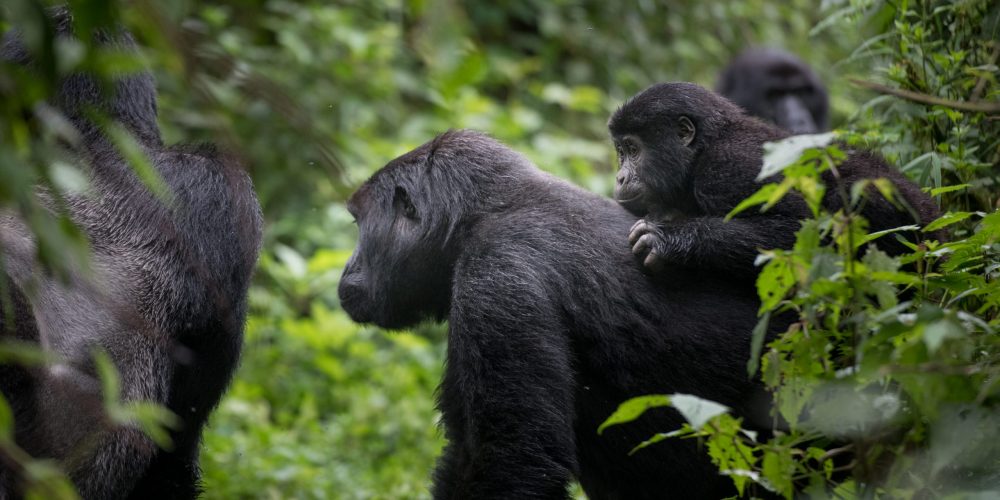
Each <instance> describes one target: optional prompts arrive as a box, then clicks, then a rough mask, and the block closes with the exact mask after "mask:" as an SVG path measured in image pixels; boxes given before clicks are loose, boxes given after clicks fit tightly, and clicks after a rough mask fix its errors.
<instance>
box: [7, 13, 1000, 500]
mask: <svg viewBox="0 0 1000 500" xmlns="http://www.w3.org/2000/svg"><path fill="white" fill-rule="evenodd" d="M47 3H49V2H44V1H41V0H8V1H6V2H4V3H3V4H2V5H0V31H7V30H8V29H9V28H11V27H13V26H17V27H20V28H22V29H23V30H24V33H25V35H26V38H28V39H29V40H34V41H35V42H37V44H36V45H35V46H36V48H37V52H36V54H44V55H45V57H46V59H45V61H47V62H46V67H47V68H49V71H48V72H47V73H46V74H45V77H44V78H43V79H38V78H35V79H29V78H27V77H24V76H23V75H21V74H20V73H18V72H17V71H15V70H13V69H12V68H10V67H8V66H4V67H3V71H2V72H0V206H4V207H12V208H15V209H17V210H18V211H20V212H21V213H23V214H25V215H27V216H28V218H29V219H31V220H33V221H34V223H33V228H34V229H35V231H36V233H38V234H39V238H40V239H41V240H42V243H43V244H42V245H40V247H41V248H42V249H43V251H47V252H49V253H48V255H50V258H49V260H50V261H52V262H54V263H57V262H58V261H60V260H61V258H62V257H64V256H65V253H66V252H69V251H75V250H74V249H80V248H84V247H83V245H82V244H80V242H79V238H78V236H75V235H74V232H73V231H72V229H71V228H67V227H66V224H65V223H64V222H63V223H60V224H61V225H57V224H55V223H54V222H55V220H54V219H53V218H52V216H51V215H50V214H48V213H47V212H46V211H44V210H39V209H38V207H37V202H36V200H35V199H34V196H33V193H34V192H35V191H34V190H33V189H32V186H34V185H36V184H38V183H41V184H47V185H50V186H53V187H54V188H55V192H58V190H60V189H79V186H78V182H77V181H76V180H75V179H78V178H79V174H78V173H75V169H74V167H73V166H72V165H71V163H70V162H68V161H67V160H66V159H65V158H62V157H60V156H59V155H58V154H56V153H55V152H56V151H57V149H56V148H53V147H52V146H53V144H54V143H55V142H58V141H59V140H62V139H63V138H64V133H63V128H62V127H61V126H60V122H59V121H58V120H57V119H56V120H53V119H48V117H49V116H50V114H47V113H46V111H45V110H46V108H45V107H44V106H40V105H39V103H40V102H41V101H42V100H43V99H45V98H46V97H47V96H48V95H49V93H50V92H51V89H52V87H51V83H52V82H53V81H55V79H56V78H57V77H58V76H59V75H61V74H66V73H68V72H70V71H73V70H80V69H88V70H91V71H94V72H97V73H98V74H102V75H105V76H107V75H110V74H113V73H114V72H115V71H119V70H121V69H123V68H131V67H136V66H135V61H131V62H130V61H127V60H126V61H121V60H120V59H121V58H120V57H119V58H118V59H114V58H113V57H112V56H110V55H108V54H105V53H104V51H102V50H100V49H97V48H94V47H88V46H77V45H73V44H68V45H67V44H51V43H49V42H50V41H51V40H50V39H47V38H46V34H45V33H44V32H42V31H40V30H39V29H38V27H39V26H41V21H40V19H41V18H40V16H41V12H42V11H41V10H40V6H41V5H43V4H47ZM70 3H71V4H73V6H74V8H75V9H76V11H77V12H78V15H80V16H81V17H82V19H84V20H85V21H86V22H89V23H92V24H93V25H103V24H107V23H109V22H119V21H120V22H122V23H124V24H125V25H127V26H128V27H130V29H132V31H133V32H134V33H135V34H136V36H137V38H138V39H139V41H140V44H141V45H142V46H143V50H142V53H141V57H140V58H139V61H138V62H140V63H142V64H144V65H147V66H149V67H151V68H152V69H153V70H154V72H155V74H156V78H157V82H158V86H159V91H160V100H159V104H160V111H161V114H160V123H161V126H162V128H163V131H164V135H165V140H166V141H167V142H168V143H174V142H181V141H184V142H191V141H213V142H218V143H221V144H223V146H224V147H227V148H229V149H231V150H233V151H236V152H238V153H239V155H240V156H241V158H242V160H243V162H244V164H245V165H246V167H247V169H248V170H249V171H250V172H251V174H252V175H253V178H254V182H255V186H256V189H257V191H258V193H259V195H260V199H261V202H262V204H263V206H264V210H265V216H266V218H267V233H266V241H265V247H264V250H263V254H262V256H261V263H260V266H259V269H258V272H257V277H256V280H255V284H254V286H253V288H252V290H251V312H250V319H249V321H248V325H247V342H246V347H245V350H244V355H243V363H242V367H241V369H240V371H239V373H238V375H237V378H236V380H235V381H234V383H233V386H232V388H231V390H230V392H229V394H228V396H227V397H226V399H225V400H224V401H223V403H222V404H221V406H220V408H219V410H218V411H217V412H216V414H215V415H214V416H213V418H212V420H211V424H210V427H209V429H208V431H207V433H206V435H205V439H204V448H203V454H202V461H203V468H204V478H205V488H206V498H289V497H296V498H348V499H350V498H422V497H427V496H428V492H427V486H428V477H429V472H430V470H431V468H432V467H433V463H434V459H435V457H436V456H437V454H438V452H439V450H440V448H441V445H442V438H441V436H440V434H439V432H438V429H437V428H436V418H437V417H436V413H435V410H434V407H433V402H434V400H433V397H434V390H435V388H436V386H437V383H438V378H439V375H440V371H441V364H442V361H443V352H444V349H443V347H444V338H445V335H444V332H445V329H444V327H443V326H441V325H434V326H424V327H421V328H418V329H415V330H414V331H412V332H385V331H381V330H378V329H375V328H369V327H359V326H357V325H354V324H352V323H351V322H350V320H349V319H348V318H347V317H346V315H345V314H344V313H343V311H341V310H340V309H339V306H338V302H337V298H336V284H337V280H338V277H339V273H340V270H341V268H342V266H343V263H344V262H345V260H346V257H347V255H348V254H349V253H350V251H351V249H352V248H353V244H354V240H355V237H356V234H355V228H354V227H353V226H352V225H351V224H350V222H351V218H350V216H349V215H348V214H347V212H346V211H345V210H344V208H343V201H344V199H345V198H346V196H347V195H348V194H349V193H350V191H351V189H352V187H353V186H356V185H357V184H359V183H360V182H361V181H362V180H363V179H365V178H366V177H367V176H368V175H370V174H371V173H372V172H373V171H375V170H376V169H377V168H379V167H380V166H382V165H383V164H385V163H386V162H387V161H389V160H390V159H392V158H393V157H395V156H397V155H399V154H401V153H403V152H405V151H407V150H409V149H411V148H413V147H415V146H417V145H419V144H421V143H423V142H425V141H426V140H428V139H429V138H431V137H432V136H434V135H435V134H437V133H440V132H442V131H444V130H446V129H448V128H461V127H471V128H477V129H481V130H484V131H487V132H489V133H491V134H493V135H494V136H496V137H497V138H499V139H501V140H502V141H504V142H506V143H508V144H510V145H511V146H513V147H514V148H516V149H519V150H521V151H523V152H525V153H526V154H527V155H528V156H529V157H530V158H531V159H532V160H534V161H535V162H536V163H538V164H539V165H540V166H541V167H542V168H544V169H546V170H549V171H552V172H554V173H556V174H558V175H560V176H562V177H565V178H568V179H570V180H572V181H574V182H576V183H578V184H581V185H583V186H584V187H587V188H589V189H591V190H594V191H596V192H599V193H603V194H609V193H610V191H611V186H612V183H613V178H614V175H613V169H614V165H615V162H614V156H613V155H614V151H613V148H612V147H610V144H609V141H608V140H607V132H606V129H605V122H606V119H607V117H608V115H609V114H610V112H611V111H612V110H613V109H614V108H615V107H616V106H617V105H618V104H620V103H621V102H622V101H623V100H624V99H625V98H627V97H628V96H630V95H632V94H634V93H636V92H637V91H639V90H641V89H642V88H644V87H646V86H647V85H649V84H651V83H654V82H657V81H663V80H687V81H694V82H697V83H700V84H703V85H706V86H712V85H713V84H714V78H715V75H716V73H717V72H718V71H719V70H720V69H721V68H722V67H723V66H724V65H725V63H726V62H727V61H728V60H729V58H731V57H732V56H734V55H735V54H736V53H738V52H739V51H741V50H742V49H744V48H746V47H748V46H751V45H774V46H779V47H785V48H787V49H789V50H791V51H793V52H796V53H797V54H799V55H800V56H801V57H803V58H804V59H805V60H806V61H808V62H809V63H811V64H812V65H813V66H814V68H816V70H817V71H818V72H819V74H820V75H821V77H822V78H823V79H824V81H825V82H827V84H828V86H829V88H830V91H831V97H832V109H833V112H834V115H833V116H834V125H836V126H844V125H845V124H849V126H850V128H851V130H852V131H853V132H854V134H853V135H850V136H848V138H849V140H851V141H852V143H860V144H865V145H867V146H871V147H876V148H879V149H881V150H882V151H884V152H886V153H887V155H888V156H889V158H890V159H891V160H893V161H894V162H896V163H898V164H899V165H903V166H905V167H906V168H907V169H909V171H910V172H912V173H913V175H914V176H915V177H916V178H918V179H919V180H921V181H922V182H925V183H926V184H927V185H931V186H935V187H938V186H949V185H955V184H969V187H968V189H961V190H957V191H951V192H942V193H941V197H942V198H943V200H944V202H945V203H947V204H948V205H947V207H949V208H952V209H953V210H963V211H975V210H981V211H986V210H992V208H993V207H994V206H995V203H996V196H995V193H996V192H997V189H996V176H997V162H998V159H997V143H996V140H997V136H998V134H997V133H996V127H997V120H996V119H995V116H994V117H993V118H990V117H988V116H987V115H986V114H984V113H961V112H956V111H955V110H952V109H949V108H947V107H940V106H934V107H929V106H924V105H922V104H919V103H914V102H912V101H907V100H902V99H898V98H895V97H889V96H879V97H875V98H874V99H873V100H871V101H869V102H867V103H865V99H868V98H871V97H872V94H870V93H868V92H865V91H863V90H860V89H858V88H857V87H855V86H853V85H851V84H850V83H849V81H848V78H849V77H851V76H853V77H857V78H860V79H862V80H869V81H878V82H881V83H886V84H890V85H892V86H893V87H894V88H902V89H906V90H913V91H916V92H920V93H923V94H929V95H933V96H936V97H941V98H944V99H949V100H968V99H969V98H971V97H972V96H973V94H974V93H975V92H977V90H976V89H977V88H978V89H980V90H979V91H978V94H975V96H976V97H977V98H979V99H984V100H992V101H994V102H995V101H996V99H997V92H998V90H997V89H998V87H997V81H996V78H997V69H996V62H997V58H996V53H997V50H1000V47H998V45H997V42H996V40H997V38H998V37H997V36H996V34H997V32H996V19H997V16H998V9H997V7H996V5H997V4H996V2H990V1H984V0H978V1H977V0H969V1H962V2H930V1H922V2H906V1H904V2H902V3H897V2H893V3H891V4H890V3H883V2H874V1H857V0H852V1H845V0H826V1H824V2H822V4H821V5H818V4H817V3H816V2H814V1H810V0H791V1H784V2H779V1H773V0H739V1H733V2H697V1H693V0H681V1H671V2H663V1H653V0H629V1H625V2H599V1H569V0H555V1H546V0H512V1H509V2H501V3H490V2H479V1H473V0H465V1H460V0H395V1H390V0H372V1H351V0H338V1H332V2H331V1H325V0H311V1H308V0H307V1H294V2H293V1H287V0H224V1H222V0H206V1H200V2H195V1H191V0H162V1H153V0H133V1H130V2H127V3H126V2H120V1H113V0H75V1H71V2H70ZM911 4H912V5H911ZM973 20H974V22H973ZM991 23H992V24H991ZM47 40H48V41H49V42H47ZM980 82H984V83H982V84H981V83H980ZM32 218H33V219H32ZM979 220H980V218H979V217H978V216H977V217H970V218H969V219H968V220H966V221H965V222H964V223H960V224H958V225H957V227H959V228H960V233H959V234H960V235H969V234H972V232H973V231H974V230H975V229H974V228H975V227H976V226H975V223H974V221H979ZM57 227H62V228H63V229H62V230H53V228H57ZM980 233H981V231H980ZM990 241H991V243H993V240H990ZM46 242H48V243H47V244H45V243H46ZM956 245H957V246H956V248H958V246H960V245H959V244H956ZM972 245H973V243H969V244H968V245H967V246H966V247H964V248H965V250H963V251H964V252H972V251H973V250H974V248H973V247H972ZM45 249H51V250H45ZM956 251H957V250H956ZM974 257H975V256H972V257H970V259H973V260H975V259H974ZM956 262H970V261H968V260H958V259H956ZM56 267H57V265H56ZM950 271H962V272H965V273H966V274H961V275H958V274H956V275H954V276H956V278H949V276H952V275H949V274H944V275H943V276H939V277H938V278H937V279H939V280H941V281H943V282H947V283H948V286H951V287H956V288H961V287H962V286H967V287H970V288H976V289H978V290H989V289H992V288H990V287H993V288H995V286H994V285H993V280H994V279H995V276H994V275H993V274H990V273H995V268H989V269H984V268H982V267H979V268H974V269H968V270H966V269H964V268H963V269H960V270H959V269H952V270H950ZM950 271H949V272H950ZM957 276H961V279H966V278H968V279H972V280H973V281H972V283H974V285H962V284H961V283H959V281H960V279H959V278H958V277H957ZM855 277H856V275H850V276H843V275H840V276H837V277H836V278H835V279H833V282H834V283H842V282H843V280H848V279H854V278H855ZM838 280H840V281H838ZM875 281H876V283H875V285H873V286H876V285H877V286H878V287H881V288H880V289H881V290H887V289H886V288H885V287H886V286H889V287H890V288H891V285H888V284H886V283H884V282H882V281H879V279H876V280H875ZM941 286H942V287H943V286H944V285H941ZM938 289H940V287H938ZM976 293H979V294H982V293H985V292H974V293H972V295H973V296H974V295H976ZM882 295H884V293H883V294H882ZM877 296H880V295H877ZM973 296H966V297H965V298H964V299H963V300H966V301H968V300H976V299H975V298H974V297H973ZM817 297H820V296H819V295H817ZM952 299H954V296H951V298H949V299H942V304H941V306H944V307H946V308H949V307H950V308H951V309H947V310H945V309H941V307H939V308H938V309H939V310H941V311H945V312H942V313H941V314H943V315H945V316H940V317H938V316H934V317H930V316H928V318H929V319H927V321H937V320H938V319H940V318H944V317H948V318H952V317H954V316H947V314H953V315H954V314H958V313H957V311H958V310H959V309H958V308H959V307H960V306H959V305H958V304H957V303H951V302H948V300H952ZM802 300H808V297H806V298H803V299H802ZM838 300H839V299H838ZM865 307H868V306H867V305H866V306H865ZM873 307H876V309H877V308H878V307H889V306H888V305H886V304H878V305H876V306H873ZM862 309H863V311H862V312H864V314H865V316H864V318H866V321H869V323H862V324H866V325H870V324H872V323H870V322H871V321H883V320H884V318H881V317H879V316H878V315H877V314H875V313H876V312H877V310H875V309H870V308H862ZM949 311H950V312H949ZM990 311H992V309H990ZM989 314H994V313H992V312H990V313H989ZM935 318H937V319H935ZM986 320H987V321H989V322H990V323H989V324H993V322H995V320H996V318H995V316H993V317H987V318H986ZM885 321H888V320H885ZM949 321H950V320H949ZM949 324H951V323H949ZM858 328H860V327H858ZM991 328H992V327H991ZM948 331H949V332H950V331H951V330H948ZM948 335H950V334H949V333H947V332H944V333H941V339H939V340H941V342H942V343H943V344H942V345H944V348H943V349H941V350H939V351H938V352H942V353H949V352H952V351H951V349H960V348H963V347H961V346H966V344H957V345H955V344H949V342H954V341H952V340H948V338H949V337H948ZM976 335H979V336H977V337H976V338H981V335H982V333H981V332H980V333H976ZM921 338H923V337H921ZM969 345H971V344H969ZM817 346H818V347H817V348H818V349H822V348H823V347H824V345H820V344H817ZM779 347H780V346H776V347H774V348H775V349H778V348H779ZM966 347H968V346H966ZM963 352H964V351H963ZM811 354H812V353H811V351H810V352H806V353H804V354H803V356H806V357H808V356H810V355H811ZM966 354H968V353H967V352H966ZM921 359H922V358H921ZM963 359H964V358H963ZM771 366H773V365H771ZM985 366H988V367H994V368H990V369H995V360H992V361H990V360H988V363H987V364H986V365H985ZM989 373H994V372H989ZM824 374H825V375H830V373H826V372H824ZM825 375H824V376H825ZM914 377H915V378H914V382H913V384H916V385H915V386H914V387H917V388H919V386H920V384H922V383H923V380H924V379H923V378H921V377H920V376H918V375H915V376H914ZM989 380H992V381H993V382H991V383H992V384H993V385H989V384H987V385H986V387H987V399H988V400H989V401H994V399H989V398H995V396H994V395H995V390H996V387H997V384H996V380H997V379H996V378H995V377H994V378H992V379H989ZM963 383H967V384H970V383H981V381H980V382H963ZM779 385H780V384H779ZM776 387H778V386H776ZM935 387H937V386H935ZM942 387H945V389H940V390H939V389H934V390H933V391H931V390H930V389H928V392H927V393H926V394H924V395H925V396H926V397H928V398H931V399H930V400H928V402H927V404H930V405H933V404H934V403H935V401H936V400H935V399H933V398H937V397H940V396H939V395H940V393H941V391H946V390H947V386H942ZM977 387H978V386H977ZM913 390H914V391H917V392H919V389H913ZM990 391H993V392H990ZM980 403H982V401H980ZM942 418H944V417H942ZM949 418H950V417H949ZM726 428H727V429H730V430H731V431H732V432H736V429H737V427H734V426H733V425H729V427H726ZM921 429H923V427H921ZM669 430H670V429H665V431H669ZM595 431H596V430H595ZM637 444H638V443H637ZM822 446H823V445H822V444H817V445H816V446H815V447H814V448H813V449H815V450H819V451H816V452H813V451H808V453H812V455H808V456H809V457H813V458H816V459H817V460H818V459H819V458H823V457H824V456H825V455H824V454H825V453H826V450H825V449H824V448H822ZM787 449H788V450H791V449H793V447H792V446H789V447H788V448H787ZM720 453H721V452H720ZM774 457H778V458H781V459H782V460H786V459H787V456H786V455H780V457H779V455H777V454H775V455H774ZM800 458H801V457H800ZM776 460H777V458H767V459H765V461H764V462H762V463H763V464H764V465H763V466H764V467H765V468H766V469H767V471H768V472H769V473H772V476H773V477H775V478H778V477H783V476H781V475H780V474H778V473H775V472H774V471H776V470H779V471H787V470H789V469H788V467H787V464H786V463H785V462H780V461H776ZM803 463H804V464H805V465H804V466H805V467H807V469H806V470H812V469H808V467H811V466H812V465H815V464H812V465H810V464H808V463H806V462H803ZM815 463H816V464H820V469H819V470H823V469H822V467H825V466H826V465H824V464H825V463H826V462H824V461H823V460H818V461H817V462H815ZM747 466H748V467H749V465H747ZM775 467H777V468H775ZM800 472H802V471H800ZM782 473H783V472H782ZM781 484H786V483H781Z"/></svg>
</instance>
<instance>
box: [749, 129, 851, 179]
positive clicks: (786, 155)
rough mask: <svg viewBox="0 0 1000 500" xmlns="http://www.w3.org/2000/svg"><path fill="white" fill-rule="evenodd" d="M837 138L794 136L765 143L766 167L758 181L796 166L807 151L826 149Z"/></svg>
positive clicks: (830, 133)
mask: <svg viewBox="0 0 1000 500" xmlns="http://www.w3.org/2000/svg"><path fill="white" fill-rule="evenodd" d="M835 137H836V134H835V133H833V132H826V133H823V134H806V135H794V136H792V137H789V138H787V139H782V140H780V141H776V142H767V143H764V165H763V167H762V168H761V169H760V173H759V174H758V175H757V180H758V181H760V180H763V179H766V178H768V177H771V176H772V175H775V174H779V173H781V171H783V170H784V169H785V168H787V167H789V166H791V165H794V164H795V163H796V162H797V161H798V159H799V158H800V157H801V156H802V153H804V152H805V151H806V150H808V149H813V148H823V147H826V146H828V145H829V144H830V143H831V142H833V140H834V138H835Z"/></svg>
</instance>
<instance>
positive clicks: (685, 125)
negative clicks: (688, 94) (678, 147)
mask: <svg viewBox="0 0 1000 500" xmlns="http://www.w3.org/2000/svg"><path fill="white" fill-rule="evenodd" d="M694 134H695V128H694V123H693V122H692V121H691V119H690V118H688V117H686V116H682V117H680V118H678V119H677V137H678V138H679V139H680V140H681V143H683V144H684V145H685V146H690V145H691V143H692V142H694Z"/></svg>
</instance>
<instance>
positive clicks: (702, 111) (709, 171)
mask: <svg viewBox="0 0 1000 500" xmlns="http://www.w3.org/2000/svg"><path fill="white" fill-rule="evenodd" d="M608 127H609V129H610V131H611V135H612V137H613V139H614V142H615V148H616V150H617V151H618V160H619V171H618V177H617V184H616V187H615V198H616V199H618V200H619V202H620V203H621V204H622V205H623V206H624V207H626V208H627V209H629V210H630V211H632V212H633V213H635V214H637V215H640V216H645V219H644V220H641V221H639V222H637V223H636V225H635V226H634V227H633V228H632V230H631V232H630V235H629V240H630V244H632V245H634V246H633V250H634V252H635V253H636V254H637V255H640V256H644V257H645V264H646V266H647V267H649V268H651V269H653V270H656V269H658V268H660V267H662V266H663V265H664V264H674V265H691V266H697V267H699V268H711V269H715V270H722V271H726V272H728V273H733V274H742V275H754V274H755V273H756V270H755V268H754V266H753V262H754V259H755V257H756V255H757V249H759V248H765V249H767V248H791V246H792V244H793V243H794V241H795V231H796V230H798V228H799V227H800V224H799V221H800V220H802V219H806V218H808V217H810V216H811V213H810V211H809V209H808V208H807V207H806V204H805V202H804V201H803V200H802V198H801V197H798V196H796V195H794V194H793V195H789V196H786V197H785V198H784V199H783V200H782V201H781V202H779V203H778V204H777V205H775V206H774V207H772V208H770V209H769V210H768V211H767V212H764V213H760V212H758V211H756V210H748V211H744V212H742V213H741V214H739V215H738V216H737V217H735V218H734V219H732V220H730V221H728V222H727V221H726V220H725V219H724V218H725V216H726V214H728V213H729V212H730V211H731V210H732V209H733V208H735V207H736V205H738V204H739V203H740V202H741V201H743V200H744V199H746V198H748V197H749V196H750V195H752V194H753V193H754V192H756V191H757V189H759V188H760V187H761V186H762V185H763V184H764V183H767V182H772V181H775V180H776V179H778V176H774V177H771V178H768V179H764V180H763V181H757V180H756V177H757V174H758V173H759V172H760V169H761V166H762V165H763V156H764V143H765V142H769V141H777V140H779V139H783V138H786V137H788V136H789V135H790V134H789V132H787V131H784V130H781V129H779V128H777V127H775V126H773V125H770V124H767V123H764V122H762V121H760V120H758V119H756V118H753V117H750V116H747V115H746V114H744V112H743V110H741V109H740V108H738V107H736V106H734V105H733V104H732V103H731V102H729V101H728V100H726V99H725V98H723V97H720V96H718V95H716V94H715V93H713V92H711V91H709V90H706V89H703V88H701V87H699V86H697V85H694V84H691V83H661V84H657V85H653V86H652V87H650V88H648V89H646V90H644V91H642V92H640V93H639V94H638V95H636V96H635V97H633V98H631V99H629V100H628V102H626V103H625V104H624V105H622V107H621V108H619V109H618V111H616V112H615V113H614V114H613V115H612V116H611V120H610V121H609V122H608ZM837 171H838V173H839V178H838V177H835V175H834V172H833V171H827V172H824V173H823V174H822V182H823V183H824V184H825V185H826V188H827V189H826V194H825V196H824V198H823V200H822V204H823V207H824V208H825V209H827V210H829V211H831V212H835V211H837V210H838V209H841V208H843V202H842V198H841V196H840V190H839V189H837V187H838V185H841V186H844V187H846V188H847V189H850V187H851V186H852V185H853V184H854V183H855V182H858V181H861V180H864V179H876V178H885V179H888V180H889V181H891V182H892V183H893V184H894V185H895V187H896V189H897V191H898V193H899V195H900V196H899V198H900V199H901V200H902V201H903V202H905V205H906V206H907V207H904V208H899V207H897V206H895V205H894V204H893V203H890V202H889V200H887V199H885V198H884V197H882V196H881V195H880V194H878V193H877V192H875V190H874V189H869V190H868V192H867V194H868V196H867V199H866V200H865V201H864V203H863V205H862V207H861V215H863V216H864V217H865V218H866V219H868V222H869V229H870V230H871V231H881V230H885V229H891V228H897V227H901V226H906V225H909V224H913V223H915V222H917V223H920V224H927V223H928V222H930V221H932V220H934V219H936V218H937V217H938V216H939V210H938V208H937V205H936V204H935V203H934V201H933V200H932V199H931V198H930V197H929V196H927V195H926V194H924V193H923V192H922V191H921V190H920V188H919V187H918V186H917V185H916V184H914V183H913V182H911V181H910V180H909V179H907V178H906V177H905V176H904V175H902V174H901V173H900V172H899V171H897V170H896V169H894V168H892V167H891V166H889V165H888V164H886V163H885V161H884V160H882V159H881V158H880V157H879V156H877V155H875V154H873V153H869V152H865V151H850V152H849V154H848V157H847V159H846V160H845V161H844V162H843V163H841V164H840V165H838V166H837ZM932 237H940V235H932ZM909 238H910V239H911V240H913V241H916V240H917V239H918V238H919V235H916V234H910V235H909ZM876 243H877V244H878V245H879V247H880V248H881V249H883V250H885V251H886V252H888V253H890V254H900V253H903V252H905V251H906V250H907V249H906V247H905V246H904V245H903V244H902V243H900V242H898V241H897V240H895V239H894V238H893V237H892V236H889V237H885V238H882V239H880V240H877V242H876Z"/></svg>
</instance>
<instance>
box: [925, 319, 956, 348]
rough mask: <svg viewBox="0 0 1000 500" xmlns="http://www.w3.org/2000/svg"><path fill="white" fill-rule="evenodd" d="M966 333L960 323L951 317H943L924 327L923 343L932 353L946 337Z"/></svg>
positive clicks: (954, 336)
mask: <svg viewBox="0 0 1000 500" xmlns="http://www.w3.org/2000/svg"><path fill="white" fill-rule="evenodd" d="M965 334H966V332H965V329H964V328H962V325H960V324H958V323H957V322H955V321H954V320H952V319H949V318H943V319H940V320H938V321H935V322H933V323H931V324H929V325H927V326H926V327H924V335H923V338H924V344H926V345H927V350H928V351H930V352H931V353H934V352H936V351H937V350H938V348H940V347H941V344H942V343H944V341H945V340H946V339H950V338H959V337H964V336H965Z"/></svg>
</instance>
